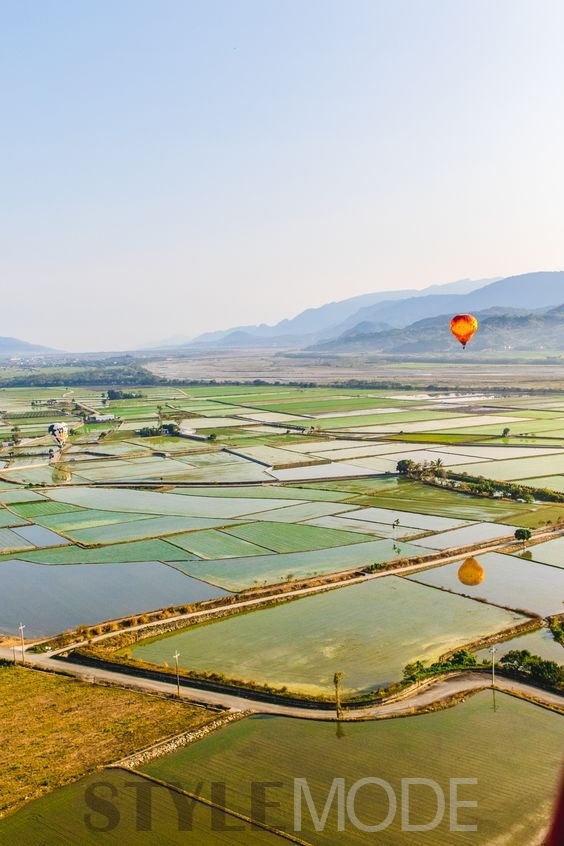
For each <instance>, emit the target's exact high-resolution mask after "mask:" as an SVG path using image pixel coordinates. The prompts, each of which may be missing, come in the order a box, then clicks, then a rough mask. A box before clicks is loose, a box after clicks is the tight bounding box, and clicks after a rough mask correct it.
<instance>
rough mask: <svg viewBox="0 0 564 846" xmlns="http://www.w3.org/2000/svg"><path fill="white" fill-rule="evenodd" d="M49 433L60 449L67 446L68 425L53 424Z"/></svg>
mask: <svg viewBox="0 0 564 846" xmlns="http://www.w3.org/2000/svg"><path fill="white" fill-rule="evenodd" d="M47 431H48V432H49V434H50V435H52V436H53V437H54V438H55V440H56V441H57V443H58V444H59V446H60V447H62V446H64V445H65V444H66V442H67V438H68V436H69V430H68V429H67V425H66V423H51V425H50V426H49V429H48V430H47Z"/></svg>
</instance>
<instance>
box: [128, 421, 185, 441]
mask: <svg viewBox="0 0 564 846" xmlns="http://www.w3.org/2000/svg"><path fill="white" fill-rule="evenodd" d="M136 434H137V435H139V437H140V438H156V437H158V436H159V435H177V434H178V424H177V423H161V424H160V426H143V428H142V429H139V430H138V431H137V432H136Z"/></svg>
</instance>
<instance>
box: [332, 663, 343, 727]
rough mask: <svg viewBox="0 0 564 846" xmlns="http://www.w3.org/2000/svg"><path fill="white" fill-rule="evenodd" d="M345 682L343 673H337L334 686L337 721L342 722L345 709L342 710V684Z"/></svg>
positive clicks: (334, 677)
mask: <svg viewBox="0 0 564 846" xmlns="http://www.w3.org/2000/svg"><path fill="white" fill-rule="evenodd" d="M342 680H343V674H342V673H335V675H334V676H333V684H334V685H335V710H336V712H337V719H338V720H340V719H341V717H342V716H343V709H342V708H341V682H342Z"/></svg>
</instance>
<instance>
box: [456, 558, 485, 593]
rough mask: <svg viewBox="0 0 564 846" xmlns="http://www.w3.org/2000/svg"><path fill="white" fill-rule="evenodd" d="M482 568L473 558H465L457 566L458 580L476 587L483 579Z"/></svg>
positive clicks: (468, 585)
mask: <svg viewBox="0 0 564 846" xmlns="http://www.w3.org/2000/svg"><path fill="white" fill-rule="evenodd" d="M484 576H485V573H484V568H483V567H482V565H481V564H480V562H479V561H476V559H475V558H467V559H466V561H464V563H463V564H461V565H460V567H459V568H458V581H459V582H462V584H463V585H467V587H476V585H479V584H480V582H483V581H484Z"/></svg>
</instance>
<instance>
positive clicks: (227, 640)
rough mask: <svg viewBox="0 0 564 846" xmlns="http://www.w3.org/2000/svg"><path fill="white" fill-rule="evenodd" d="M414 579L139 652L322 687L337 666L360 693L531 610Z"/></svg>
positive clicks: (137, 651) (295, 687)
mask: <svg viewBox="0 0 564 846" xmlns="http://www.w3.org/2000/svg"><path fill="white" fill-rule="evenodd" d="M415 585H416V583H415V582H409V581H408V580H407V579H400V578H397V577H395V576H387V577H385V578H381V579H375V580H373V581H368V582H363V583H361V584H358V585H352V586H350V587H344V588H341V589H339V590H333V591H329V592H328V593H323V594H318V595H317V596H312V597H307V598H304V599H299V600H295V601H293V602H289V603H284V604H283V605H279V606H276V607H275V608H268V609H265V610H260V611H253V612H252V613H247V614H244V615H238V616H236V617H232V618H230V619H227V620H222V621H220V622H217V623H212V624H209V625H205V626H198V627H197V628H191V629H188V630H187V631H185V632H182V633H179V634H173V635H169V636H167V637H164V638H158V639H156V640H154V641H153V642H152V643H149V642H146V641H144V642H142V643H139V644H138V645H136V646H135V647H134V648H133V650H132V657H134V658H140V659H142V660H144V661H149V662H151V663H155V664H161V663H162V662H163V661H164V660H168V659H169V657H170V656H171V655H173V654H174V652H175V651H176V650H178V651H179V652H180V655H181V658H180V665H181V666H182V667H185V668H186V669H191V670H199V671H211V672H216V673H222V674H223V675H226V676H228V677H233V678H239V679H243V680H244V681H254V682H258V683H260V684H264V683H268V684H269V685H271V686H274V687H278V688H280V687H285V688H287V689H288V690H290V691H297V692H300V693H310V694H316V695H318V694H325V695H329V694H331V691H332V690H333V676H334V674H335V672H337V671H339V672H342V673H343V691H346V692H347V693H361V692H366V691H369V690H373V689H376V688H378V687H382V686H387V685H389V684H390V683H391V682H394V681H398V680H399V679H401V677H402V671H403V668H404V666H405V665H406V664H408V663H411V662H412V661H416V660H420V661H423V662H424V663H429V664H430V663H432V662H433V661H434V660H436V659H437V658H439V656H440V655H441V654H443V653H444V652H446V651H448V650H449V649H451V648H456V647H458V646H463V645H464V644H466V643H468V642H471V641H473V640H477V639H478V638H481V637H483V636H485V635H491V634H494V633H496V632H501V631H503V630H504V629H507V628H510V627H511V626H513V625H515V624H516V623H519V622H524V620H525V618H524V617H522V616H521V615H520V614H517V613H514V612H509V611H506V610H504V609H501V608H494V607H492V606H490V605H486V604H482V603H475V602H473V601H472V600H469V599H465V598H463V597H459V596H455V595H453V594H449V593H446V592H445V593H437V592H436V591H434V590H433V589H432V588H428V587H426V586H424V585H417V587H415ZM304 620H307V625H304ZM259 644H260V647H259V646H258V645H259ZM227 645H228V646H227Z"/></svg>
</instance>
